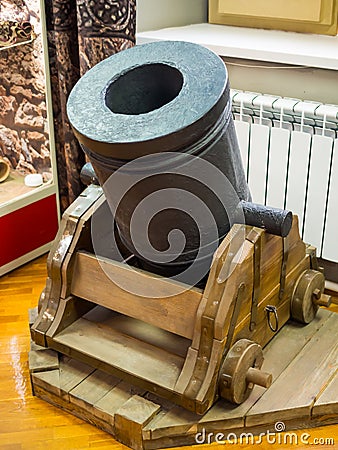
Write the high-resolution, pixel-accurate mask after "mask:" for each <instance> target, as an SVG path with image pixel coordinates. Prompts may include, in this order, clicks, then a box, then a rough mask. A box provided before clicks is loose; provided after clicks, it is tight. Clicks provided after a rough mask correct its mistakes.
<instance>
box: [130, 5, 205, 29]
mask: <svg viewBox="0 0 338 450" xmlns="http://www.w3.org/2000/svg"><path fill="white" fill-rule="evenodd" d="M136 5H137V13H136V24H137V31H138V32H140V31H146V30H157V29H159V28H166V27H171V26H176V27H177V26H181V25H190V24H192V23H201V22H207V20H208V19H207V18H208V15H207V14H208V0H169V1H168V0H137V3H136Z"/></svg>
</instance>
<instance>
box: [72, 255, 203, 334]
mask: <svg viewBox="0 0 338 450" xmlns="http://www.w3.org/2000/svg"><path fill="white" fill-rule="evenodd" d="M107 273H108V274H110V275H109V277H108V275H107ZM112 280H119V283H121V284H122V286H128V285H129V286H133V289H132V290H133V291H134V292H135V290H136V291H137V285H139V286H140V292H142V286H144V285H146V286H147V289H148V291H149V297H142V296H138V295H135V294H133V293H131V292H128V291H127V290H125V289H122V288H121V287H120V286H118V285H117V284H115V283H114V282H113V281H112ZM71 292H72V294H73V295H75V296H77V297H80V298H84V299H85V300H89V301H94V302H95V303H97V304H99V305H102V306H105V307H106V308H109V309H112V310H114V311H117V312H120V313H122V314H125V315H126V316H131V317H135V318H136V319H140V320H143V321H144V322H147V323H150V324H152V325H154V326H157V327H159V328H163V329H165V330H167V331H170V332H172V333H175V334H178V335H180V336H184V337H186V338H188V339H191V338H192V334H193V327H194V319H195V315H196V311H197V308H198V305H199V302H200V300H201V298H202V291H201V290H199V289H196V288H190V289H187V288H186V287H185V286H184V285H183V284H179V283H174V282H173V281H170V280H168V279H165V278H162V277H158V276H155V275H152V274H149V273H147V272H144V271H140V270H137V269H132V268H130V267H129V266H128V265H126V264H120V263H118V262H116V261H110V260H107V259H104V258H96V257H95V256H94V255H91V254H89V253H85V252H78V253H77V255H76V262H75V267H74V275H73V282H72V287H71ZM151 296H153V298H151Z"/></svg>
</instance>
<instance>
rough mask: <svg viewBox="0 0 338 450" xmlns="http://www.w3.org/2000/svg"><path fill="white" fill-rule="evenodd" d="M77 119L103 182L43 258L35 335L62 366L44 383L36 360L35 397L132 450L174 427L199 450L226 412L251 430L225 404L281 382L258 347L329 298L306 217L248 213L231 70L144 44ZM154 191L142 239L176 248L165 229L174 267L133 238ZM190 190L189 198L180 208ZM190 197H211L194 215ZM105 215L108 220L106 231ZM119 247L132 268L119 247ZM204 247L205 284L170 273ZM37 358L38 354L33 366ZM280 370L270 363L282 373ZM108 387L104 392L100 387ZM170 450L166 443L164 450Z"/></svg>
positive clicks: (66, 218)
mask: <svg viewBox="0 0 338 450" xmlns="http://www.w3.org/2000/svg"><path fill="white" fill-rule="evenodd" d="M68 115H69V119H70V122H71V124H72V127H73V129H74V131H75V135H76V137H77V138H78V140H79V142H80V144H81V145H82V147H83V149H84V151H85V152H86V154H87V156H88V158H89V159H90V161H91V164H92V167H93V168H94V171H95V174H94V173H92V172H91V171H90V170H89V172H88V173H87V175H86V178H87V180H88V181H89V183H87V184H89V186H88V187H87V188H86V189H85V191H84V192H83V193H82V194H81V195H80V196H79V197H78V198H77V199H76V201H75V202H74V203H73V204H72V205H71V206H70V207H69V208H68V209H67V210H66V212H65V213H64V215H63V218H62V222H61V226H60V229H59V232H58V235H57V237H56V239H55V242H54V244H53V247H52V249H51V252H50V254H49V257H48V261H47V267H48V279H47V283H46V287H45V289H44V291H43V293H42V295H41V298H40V302H39V308H38V315H37V318H36V320H35V322H34V323H33V325H32V327H31V335H32V338H33V340H34V341H35V343H36V344H38V345H40V346H42V347H48V348H49V349H53V350H55V351H56V352H59V353H54V357H55V355H57V359H59V360H60V365H58V364H54V365H53V364H51V365H49V367H50V370H49V372H50V373H47V371H48V369H47V368H46V366H42V372H41V371H40V372H39V373H38V374H35V373H34V370H35V369H36V366H37V365H39V364H37V365H34V364H33V363H32V364H31V365H30V368H31V373H32V385H33V389H35V392H36V393H37V395H40V396H41V397H42V398H46V399H47V400H48V401H51V402H52V403H55V404H57V405H60V406H61V407H63V408H65V409H68V410H70V411H72V412H73V411H75V412H74V413H75V414H78V415H79V416H80V417H85V418H86V419H88V418H89V420H90V421H92V422H93V423H95V424H98V426H100V427H102V428H103V429H106V430H108V431H109V432H111V433H112V434H114V435H115V436H116V437H117V439H119V440H121V441H122V442H124V443H126V444H127V445H131V446H132V447H133V448H137V449H143V448H147V449H148V448H149V449H150V448H152V449H153V448H158V447H156V446H157V445H159V446H160V447H161V444H160V443H159V441H157V439H159V438H160V437H161V436H162V437H163V435H162V434H161V433H162V431H163V430H161V429H160V428H161V427H160V426H159V427H158V421H160V422H161V418H163V417H164V422H165V423H164V425H163V423H162V425H163V427H164V428H163V429H164V431H163V433H167V431H168V426H169V427H171V432H172V433H174V435H175V436H176V438H177V439H178V441H177V440H176V441H175V442H179V443H186V442H190V441H189V440H186V439H185V438H184V439H183V438H181V434H184V435H186V431H187V430H189V433H190V434H191V433H193V432H195V431H196V430H197V429H198V426H201V424H199V425H197V422H199V419H201V421H202V420H204V418H205V417H206V416H208V415H209V414H210V416H211V417H216V416H217V417H216V421H215V423H214V424H213V425H212V426H219V424H220V423H221V424H223V423H224V421H223V419H224V418H223V416H222V415H223V412H224V414H225V415H226V416H227V417H228V418H229V420H230V422H231V423H232V425H231V426H233V424H234V423H237V424H242V425H243V424H244V420H245V422H246V418H244V415H243V412H242V411H241V410H239V411H238V410H237V412H236V414H237V416H238V415H240V417H241V421H237V422H236V421H235V422H232V420H233V419H232V417H230V416H231V414H230V413H229V410H227V411H224V409H227V408H231V413H232V412H233V410H235V409H236V407H235V406H231V405H230V404H229V403H226V402H224V401H222V399H225V400H226V401H229V402H232V403H233V404H235V405H238V404H240V403H242V402H244V401H245V400H246V399H247V398H248V396H249V395H250V392H251V391H252V390H253V387H254V385H255V384H257V385H260V386H263V387H266V388H268V387H269V385H270V384H271V381H272V380H271V378H272V377H271V374H269V373H266V372H264V371H263V370H262V363H263V352H262V348H263V347H265V346H266V344H267V343H268V342H269V341H271V340H272V338H273V337H274V336H275V335H276V334H277V333H278V332H279V330H280V329H281V328H282V327H283V326H284V325H285V323H286V322H287V321H288V320H289V318H290V317H292V318H294V319H296V320H297V321H299V322H302V323H309V322H310V321H311V320H312V319H313V318H314V316H315V314H316V312H317V309H318V308H319V306H320V305H325V306H327V305H329V303H330V298H329V297H328V296H327V295H325V294H324V281H325V280H324V275H323V273H322V271H321V270H320V268H319V267H318V263H317V259H316V250H315V248H314V247H312V246H309V245H306V244H305V243H304V242H303V241H302V240H301V238H300V236H299V231H298V220H297V217H296V216H294V217H293V220H292V214H291V212H288V211H283V210H278V211H277V210H276V209H275V210H273V208H269V207H264V206H261V205H254V204H252V203H251V202H250V200H251V195H250V192H249V187H248V185H247V182H246V177H245V173H244V170H243V166H242V163H241V156H240V151H239V147H238V142H237V139H236V136H235V129H234V124H233V120H232V115H231V99H230V91H229V82H228V76H227V72H226V68H225V66H224V63H223V61H222V60H220V58H219V57H218V56H216V55H215V54H213V53H212V52H210V51H209V50H207V49H205V48H202V47H200V46H197V45H195V44H191V43H186V42H157V43H151V44H147V45H144V46H136V47H134V48H133V49H129V50H126V51H124V52H121V53H119V54H117V55H113V56H112V57H110V58H107V59H106V60H104V61H102V62H101V63H99V64H98V65H97V66H95V67H94V68H93V69H91V70H90V71H88V72H87V73H86V74H85V75H84V76H83V77H82V78H81V79H80V80H79V82H78V83H77V84H76V86H75V87H74V89H73V91H72V93H71V95H70V97H69V100H68ZM149 156H150V158H148V157H149ZM145 158H148V159H146V162H144V161H145ZM134 163H136V165H135V164H134ZM133 164H134V165H133ZM121 172H122V175H121ZM84 174H85V172H84ZM140 174H141V175H140ZM119 176H120V178H119ZM96 178H97V180H98V181H99V184H100V185H98V184H96V183H97V180H96ZM121 180H122V181H121ZM90 183H92V184H90ZM173 191H175V192H174V193H173ZM158 192H160V193H162V197H161V198H160V201H159V209H158V210H156V217H157V219H158V222H157V225H156V226H153V227H152V230H151V232H149V233H148V231H149V228H150V226H149V228H147V227H148V225H149V223H151V221H152V219H153V217H154V216H155V214H154V208H153V206H154V205H153V204H151V205H150V209H149V210H150V212H151V214H150V216H149V217H150V219H149V220H148V218H149V217H148V216H147V220H148V222H147V220H143V222H142V223H143V225H144V224H145V229H146V231H147V232H146V233H143V232H144V230H142V232H140V233H138V234H137V233H136V234H137V238H139V237H140V236H141V238H144V236H145V239H146V240H148V241H149V242H151V245H152V247H153V248H155V249H156V251H158V252H166V249H167V248H168V242H169V233H171V231H172V230H179V231H180V232H181V235H184V236H185V237H186V242H185V247H184V249H183V251H182V252H181V253H180V254H179V252H176V253H175V252H172V253H171V254H170V256H173V254H174V259H172V260H170V264H169V263H168V261H167V260H166V261H164V260H161V262H160V263H158V260H156V259H155V258H153V259H152V258H148V254H147V253H142V252H140V251H139V250H138V249H139V247H138V243H139V242H141V244H143V242H142V239H140V240H139V241H137V239H136V240H135V241H134V240H133V239H132V231H131V229H132V226H131V223H132V220H133V219H134V216H133V214H134V212H135V210H136V209H137V208H138V207H139V205H140V204H141V203H142V205H143V206H142V208H140V209H141V212H142V214H143V216H142V218H144V217H145V216H146V214H145V207H144V203H143V201H144V200H145V199H147V198H148V197H150V198H153V197H152V195H153V194H157V193H158ZM168 192H169V194H168ZM182 192H184V193H186V192H187V193H188V194H189V195H187V197H186V198H187V199H188V200H186V201H185V202H184V201H182V196H183V194H182ZM166 193H167V195H166ZM120 194H121V197H120V198H119V195H120ZM195 198H198V199H199V200H200V202H197V203H196V202H195V205H197V206H196V207H195V209H194V210H193V207H192V203H193V200H192V199H195ZM121 199H122V200H121ZM120 200H121V201H120ZM176 200H178V201H177V202H176V203H175V201H176ZM183 200H184V199H183ZM150 203H151V202H150ZM185 208H186V209H185ZM238 208H239V210H240V211H241V214H239V216H240V217H238V219H237V212H238ZM196 210H197V213H196ZM159 211H160V212H159ZM192 211H193V212H192ZM201 211H202V212H201ZM103 212H104V215H103V220H102V223H103V224H104V225H107V224H108V225H107V226H106V228H105V227H102V228H100V227H99V228H95V224H96V223H97V217H98V215H99V216H100V214H101V213H103ZM190 212H192V213H191V214H190V215H189V213H190ZM157 213H158V215H157ZM181 213H182V214H181ZM209 213H210V214H209ZM242 213H243V214H242ZM194 214H195V216H194ZM208 214H209V215H208ZM187 216H189V217H187ZM201 216H202V219H201V220H200V222H199V221H198V220H195V217H197V218H201ZM204 216H205V217H204ZM191 218H193V220H190V219H191ZM233 219H235V220H233ZM241 219H243V220H241ZM193 221H194V226H193V225H192V222H193ZM213 221H214V223H215V224H216V226H215V227H214V228H215V229H216V231H217V234H216V235H215V236H216V237H213V236H212V233H211V232H210V230H211V227H210V223H211V222H213ZM202 222H203V223H202ZM137 231H139V229H138V228H137ZM200 236H203V237H204V238H205V237H206V243H205V244H201V240H199V238H200ZM113 238H114V239H113ZM115 238H116V239H115ZM116 240H117V241H118V240H120V242H117V243H116V242H115V244H116V245H117V247H116V249H117V248H118V247H119V244H121V245H122V246H121V247H120V249H121V248H123V251H122V254H123V258H122V259H121V260H119V259H117V258H116V257H115V256H114V255H115V253H114V251H115V249H114V248H110V247H111V244H112V242H114V241H116ZM97 241H99V242H100V244H101V245H99V250H98V248H97V245H96V244H97ZM135 242H136V243H135ZM115 244H114V245H115ZM156 244H159V245H156ZM209 244H212V245H213V246H212V251H209V250H210V248H211V247H210V245H209ZM169 247H170V245H169ZM215 247H216V251H215ZM200 248H203V249H205V248H207V251H208V254H207V258H204V259H203V258H202V257H201V258H200V259H198V258H197V257H196V260H197V261H198V263H201V261H202V260H203V261H202V262H203V264H205V266H206V267H205V268H206V272H205V273H206V279H203V280H202V278H200V279H199V280H198V282H199V281H203V283H201V284H198V283H195V282H191V283H190V284H189V283H188V281H187V282H186V284H185V282H183V281H182V279H181V282H178V281H177V280H175V279H174V278H173V277H172V276H171V275H172V273H177V272H175V271H176V270H178V268H179V269H181V268H182V266H184V265H188V263H189V264H191V265H193V264H194V262H192V260H193V259H194V258H192V257H191V255H195V254H198V252H199V250H200ZM120 253H121V252H120ZM205 261H207V262H206V263H205ZM157 263H158V264H157ZM201 265H202V263H201ZM189 267H190V266H189ZM171 270H173V272H171ZM196 286H199V287H196ZM314 322H315V321H314ZM332 322H333V321H332ZM313 325H316V323H314V324H313ZM287 328H288V325H287V326H286V327H284V330H282V331H281V333H283V331H288V330H287ZM314 328H316V327H315V326H314ZM286 334H287V333H286ZM305 334H306V333H305ZM304 339H305V340H306V339H308V338H304ZM304 339H303V340H304ZM275 341H276V340H272V342H271V344H273V343H274V342H275ZM277 341H278V339H277ZM283 342H285V338H284V340H283V339H282V343H281V344H280V343H279V342H278V345H279V350H278V352H280V346H283V345H284V344H283ZM301 344H302V342H301ZM269 345H270V344H269ZM278 352H277V353H278ZM41 353H42V352H41V348H38V350H37V351H36V352H35V354H34V352H33V356H32V359H34V357H35V358H36V359H39V357H40V356H41ZM46 354H47V356H46V359H48V357H49V356H50V355H49V353H48V351H47V352H46ZM60 354H61V355H66V356H62V357H61V358H59V356H60ZM292 355H294V353H291V354H290V358H292V357H293V356H292ZM284 356H285V355H284ZM68 357H70V358H71V359H70V360H69V359H67V358H68ZM65 360H66V362H65ZM267 361H268V358H267ZM330 361H331V360H330ZM289 362H290V361H289ZM67 363H69V365H70V366H71V367H70V369H69V372H70V374H71V375H70V377H71V378H72V373H74V371H73V370H72V369H73V366H72V364H75V363H76V364H78V365H81V366H82V369H83V370H82V371H81V370H79V371H78V372H79V373H78V374H77V375H76V376H75V378H74V377H73V378H72V379H71V381H72V382H68V381H69V379H67V382H66V383H65V384H66V387H64V386H61V381H60V380H61V377H62V376H63V374H64V373H65V372H67V369H68V366H67ZM283 364H284V363H283ZM283 364H279V368H281V366H282V365H283ZM330 364H331V363H330ZM287 365H288V364H287V363H285V367H286V366H287ZM39 368H40V369H41V365H40V366H39ZM273 368H274V366H273V364H271V361H270V369H269V370H271V372H274V374H276V371H274V370H273ZM40 369H39V370H40ZM332 370H333V369H332ZM328 373H329V375H328V379H331V378H330V377H331V375H332V374H331V369H330V370H328ZM89 374H90V375H89ZM87 376H88V380H87ZM277 376H278V375H277ZM105 377H106V378H105ZM101 379H104V380H106V381H105V382H104V383H103V385H105V386H103V388H102V389H101V387H102V386H101V387H100V386H99V388H98V389H96V382H97V381H98V382H99V380H101ZM46 380H47V381H46ZM107 380H108V381H107ZM77 383H78V384H77ZM320 383H321V382H320ZM320 383H319V382H318V383H317V384H320ZM277 384H278V383H277ZM121 385H122V386H121ZM93 386H94V387H93ZM275 386H276V385H275V384H274V385H273V386H272V388H271V390H270V391H268V392H267V394H269V392H272V391H274V388H275ZM320 388H322V384H321V387H320ZM91 389H93V391H95V392H96V394H100V395H102V396H103V397H102V398H100V399H99V398H98V395H91V393H88V390H91ZM127 391H128V392H127ZM256 391H257V389H256ZM79 392H80V393H79ZM95 392H94V394H95ZM55 393H56V395H55ZM135 393H136V395H134V394H135ZM317 393H318V391H316V394H315V395H317ZM138 394H139V395H138ZM143 395H144V396H145V398H143V397H141V396H143ZM89 397H90V398H89ZM94 397H95V398H94ZM252 397H255V394H253V395H252ZM252 397H251V398H252ZM312 398H313V397H312V394H311V402H312ZM93 399H94V400H93ZM112 399H113V400H112ZM218 399H221V401H220V402H217V400H218ZM95 400H96V401H97V402H95ZM101 400H102V402H103V403H104V405H105V406H104V408H105V409H104V411H103V410H102V408H101V407H102V402H101ZM152 400H153V401H152ZM91 401H93V403H91ZM253 401H254V400H253ZM277 401H278V402H279V399H277ZM306 401H307V400H306ZM111 402H112V403H114V405H115V406H114V405H113V406H112V405H111ZM216 402H217V404H216V405H215V406H214V407H213V408H212V406H213V405H214V404H215V403H216ZM248 403H250V399H248ZM75 404H76V408H77V409H76V408H75V406H74V405H75ZM166 405H167V406H168V405H169V406H168V408H167V406H166ZM176 405H178V406H176ZM243 406H245V405H243ZM181 407H183V408H185V410H184V409H182V408H181ZM162 408H163V411H165V410H166V408H167V411H169V412H168V415H169V416H170V415H171V410H172V409H173V410H175V409H176V413H175V412H174V413H173V414H172V417H173V421H171V420H169V421H168V422H166V420H165V416H166V413H165V412H163V411H162ZM210 408H212V409H211V410H210V411H209V409H210ZM238 408H239V409H240V408H241V407H238ZM215 409H216V410H218V412H217V411H216V412H215V411H214V410H215ZM186 410H188V411H186ZM162 412H163V414H162ZM219 412H220V413H219ZM205 413H206V414H205ZM175 414H177V416H176V415H175ZM196 414H198V415H202V414H203V415H204V414H205V415H204V416H203V417H202V418H200V417H198V418H197V419H196V417H197V416H196ZM268 414H270V410H269V413H268ZM155 416H156V417H155ZM209 418H210V417H209ZM269 418H270V416H269ZM278 418H280V417H279V416H278ZM176 419H177V421H178V423H179V425H178V428H177V427H176V424H177V422H176ZM185 419H186V423H185V425H183V428H180V424H182V420H183V422H184V420H185ZM152 420H154V422H155V423H154V424H153V425H151V421H152ZM208 420H209V419H208ZM168 424H169V425H168ZM191 424H193V425H191ZM215 424H216V425H215ZM148 425H149V427H150V428H148V429H145V428H144V426H145V427H148ZM185 426H186V427H188V428H185ZM182 430H183V431H182ZM265 430H266V428H265ZM157 431H158V432H157ZM166 436H167V435H166ZM171 436H173V434H172V435H171ZM189 439H190V438H189ZM161 442H162V441H161ZM172 444H173V441H172V440H171V437H169V438H168V439H167V440H166V442H165V445H166V446H171V445H172ZM145 446H147V447H145Z"/></svg>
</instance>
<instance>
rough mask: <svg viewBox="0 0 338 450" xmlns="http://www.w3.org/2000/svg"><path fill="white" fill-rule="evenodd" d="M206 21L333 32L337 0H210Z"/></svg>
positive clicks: (253, 26)
mask: <svg viewBox="0 0 338 450" xmlns="http://www.w3.org/2000/svg"><path fill="white" fill-rule="evenodd" d="M209 22H210V23H215V24H223V25H234V26H244V27H249V28H250V27H251V28H270V29H276V30H286V31H298V32H303V33H317V34H328V35H336V34H337V22H338V0H269V1H268V0H209Z"/></svg>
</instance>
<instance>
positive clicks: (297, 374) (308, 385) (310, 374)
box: [246, 314, 338, 426]
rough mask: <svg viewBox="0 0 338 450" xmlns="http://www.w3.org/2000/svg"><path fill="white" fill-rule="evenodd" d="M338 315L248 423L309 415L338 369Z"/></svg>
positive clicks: (259, 404) (249, 416)
mask: <svg viewBox="0 0 338 450" xmlns="http://www.w3.org/2000/svg"><path fill="white" fill-rule="evenodd" d="M337 356H338V344H337V317H336V315H335V314H333V315H331V316H330V317H329V318H328V320H327V321H326V323H325V326H324V327H322V328H320V329H319V330H318V332H317V333H316V335H315V336H314V338H313V339H312V340H311V341H310V342H308V343H307V344H306V345H305V347H304V348H303V349H302V351H301V352H300V353H299V354H298V355H297V357H296V358H295V359H294V360H293V361H292V362H291V364H290V365H289V366H288V367H287V369H286V370H285V371H284V372H283V373H282V374H281V376H280V377H279V378H278V380H277V381H276V382H275V383H273V384H272V386H271V387H270V388H269V389H268V390H267V391H266V392H265V393H264V395H263V396H262V397H261V399H260V400H259V401H258V402H257V403H256V404H255V405H254V406H253V407H252V408H251V410H250V411H249V413H248V414H247V416H246V425H247V426H253V425H258V424H262V423H272V422H273V421H274V420H291V419H293V418H297V417H298V418H299V417H310V415H311V409H312V405H313V403H314V399H315V398H316V397H317V396H318V394H319V393H320V391H321V390H322V389H323V386H325V385H326V384H327V383H328V381H329V380H330V378H331V377H332V376H333V374H334V373H335V371H336V370H337V363H338V361H337Z"/></svg>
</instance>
